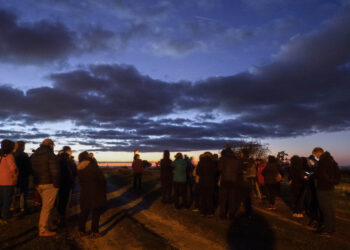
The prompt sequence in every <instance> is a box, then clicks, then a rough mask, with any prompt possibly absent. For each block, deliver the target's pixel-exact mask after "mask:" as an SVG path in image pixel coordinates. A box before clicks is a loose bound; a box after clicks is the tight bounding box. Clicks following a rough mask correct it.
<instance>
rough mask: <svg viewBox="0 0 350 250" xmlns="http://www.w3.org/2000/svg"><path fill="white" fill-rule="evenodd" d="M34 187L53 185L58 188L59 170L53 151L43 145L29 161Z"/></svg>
mask: <svg viewBox="0 0 350 250" xmlns="http://www.w3.org/2000/svg"><path fill="white" fill-rule="evenodd" d="M30 161H31V163H32V171H33V175H34V183H35V185H41V184H53V185H54V187H56V188H59V186H60V169H59V166H58V161H57V157H56V155H55V154H54V152H53V150H52V149H51V148H50V147H48V146H45V145H42V146H40V147H39V148H38V149H37V150H36V151H35V152H34V154H33V155H32V157H31V159H30Z"/></svg>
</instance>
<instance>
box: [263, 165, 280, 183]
mask: <svg viewBox="0 0 350 250" xmlns="http://www.w3.org/2000/svg"><path fill="white" fill-rule="evenodd" d="M279 169H280V166H279V164H278V162H268V163H267V164H266V167H265V168H264V170H263V171H262V175H263V176H264V182H265V184H277V183H278V182H277V181H276V178H277V175H278V174H280V171H279Z"/></svg>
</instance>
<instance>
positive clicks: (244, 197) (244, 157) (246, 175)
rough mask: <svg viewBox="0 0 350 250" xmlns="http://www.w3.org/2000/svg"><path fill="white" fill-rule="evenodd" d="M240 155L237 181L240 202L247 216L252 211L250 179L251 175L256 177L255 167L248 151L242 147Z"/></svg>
mask: <svg viewBox="0 0 350 250" xmlns="http://www.w3.org/2000/svg"><path fill="white" fill-rule="evenodd" d="M240 154H241V155H240V156H241V159H240V160H241V167H242V178H240V181H239V195H240V196H241V197H240V200H241V202H243V206H244V210H245V213H246V215H247V216H251V213H252V199H251V192H252V187H251V182H250V179H251V177H252V175H253V178H254V176H255V178H256V169H255V164H254V161H253V160H252V159H251V158H250V157H249V152H248V150H246V149H243V150H242V151H241V153H240Z"/></svg>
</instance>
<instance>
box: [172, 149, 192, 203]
mask: <svg viewBox="0 0 350 250" xmlns="http://www.w3.org/2000/svg"><path fill="white" fill-rule="evenodd" d="M171 165H172V166H173V168H174V200H175V208H177V209H180V208H181V207H183V206H185V207H187V205H188V201H187V191H186V185H187V176H186V169H187V163H186V161H185V160H184V159H183V156H182V154H181V153H177V154H176V155H175V161H173V162H172V164H171ZM180 197H181V198H182V203H180Z"/></svg>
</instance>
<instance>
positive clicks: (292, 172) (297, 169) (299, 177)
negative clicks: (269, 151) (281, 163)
mask: <svg viewBox="0 0 350 250" xmlns="http://www.w3.org/2000/svg"><path fill="white" fill-rule="evenodd" d="M304 176H305V171H304V166H303V162H302V160H301V158H300V157H297V156H293V157H292V159H291V164H290V169H289V179H290V180H291V181H292V186H293V187H294V188H299V187H301V186H303V185H304V184H305V179H304Z"/></svg>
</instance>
